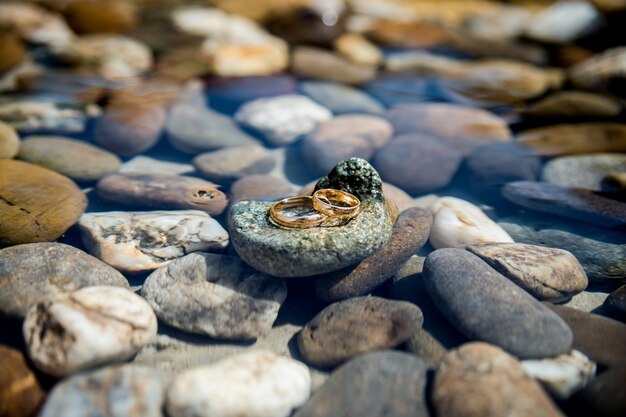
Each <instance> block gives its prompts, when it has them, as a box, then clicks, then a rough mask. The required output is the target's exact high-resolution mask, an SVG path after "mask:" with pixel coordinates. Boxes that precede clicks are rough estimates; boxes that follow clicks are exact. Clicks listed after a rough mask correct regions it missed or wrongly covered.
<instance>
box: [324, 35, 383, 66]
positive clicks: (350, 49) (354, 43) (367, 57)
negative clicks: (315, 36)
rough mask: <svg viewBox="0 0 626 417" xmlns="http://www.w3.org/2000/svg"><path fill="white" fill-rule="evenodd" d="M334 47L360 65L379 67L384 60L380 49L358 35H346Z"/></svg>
mask: <svg viewBox="0 0 626 417" xmlns="http://www.w3.org/2000/svg"><path fill="white" fill-rule="evenodd" d="M333 46H334V47H335V49H336V50H337V52H339V53H340V54H341V55H343V56H344V57H345V58H347V59H349V60H350V61H352V62H354V63H355V64H358V65H370V66H377V65H379V64H380V63H381V62H382V60H383V54H382V52H381V51H380V49H378V47H377V46H376V45H375V44H373V43H371V42H370V41H369V40H367V38H365V37H364V36H363V35H360V34H358V33H346V34H345V35H342V36H340V37H338V38H337V39H335V42H334V43H333Z"/></svg>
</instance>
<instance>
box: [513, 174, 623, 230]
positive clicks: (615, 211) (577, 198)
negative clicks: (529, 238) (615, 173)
mask: <svg viewBox="0 0 626 417" xmlns="http://www.w3.org/2000/svg"><path fill="white" fill-rule="evenodd" d="M502 195H503V196H504V197H505V198H507V199H508V200H510V201H512V202H513V203H516V204H519V205H520V206H522V207H526V208H529V209H532V210H538V211H542V212H547V213H551V214H556V215H557V216H563V217H569V218H572V219H574V220H582V221H585V222H590V223H594V224H597V225H598V226H604V227H617V226H623V225H626V203H622V202H619V201H615V200H612V199H610V198H606V197H602V196H599V195H597V194H595V193H594V192H593V191H589V190H585V189H582V188H566V187H561V186H559V185H555V184H548V183H544V182H534V181H515V182H511V183H508V184H507V185H505V186H504V187H503V188H502Z"/></svg>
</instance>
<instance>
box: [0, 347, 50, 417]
mask: <svg viewBox="0 0 626 417" xmlns="http://www.w3.org/2000/svg"><path fill="white" fill-rule="evenodd" d="M45 397H46V393H45V392H44V390H43V389H42V388H41V386H40V385H39V382H38V381H37V378H36V377H35V374H34V373H33V371H32V370H31V369H30V368H29V367H28V365H27V364H26V361H25V360H24V355H22V353H21V352H20V351H18V350H16V349H12V348H9V347H7V346H0V416H2V417H30V416H34V415H35V414H36V413H37V411H38V410H39V408H40V407H41V405H42V404H43V401H44V399H45Z"/></svg>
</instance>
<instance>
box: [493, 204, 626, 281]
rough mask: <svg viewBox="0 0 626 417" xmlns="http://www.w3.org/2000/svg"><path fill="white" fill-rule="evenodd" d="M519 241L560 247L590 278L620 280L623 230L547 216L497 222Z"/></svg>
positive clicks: (624, 263)
mask: <svg viewBox="0 0 626 417" xmlns="http://www.w3.org/2000/svg"><path fill="white" fill-rule="evenodd" d="M498 224H499V225H500V226H502V228H503V229H504V230H506V231H507V233H509V234H510V235H511V237H513V238H514V239H515V241H516V242H518V243H530V244H533V245H539V246H547V247H552V248H560V249H564V250H566V251H569V252H571V253H572V255H574V256H575V257H576V259H578V262H580V263H581V265H582V266H583V268H585V272H586V273H587V277H588V278H589V280H590V281H612V282H619V281H623V280H624V277H625V276H626V237H625V236H624V234H623V233H620V232H618V231H613V230H610V229H606V228H603V227H597V226H593V225H591V224H588V223H581V222H573V221H567V220H564V219H563V218H560V217H556V216H550V215H525V216H513V217H507V218H504V219H502V220H500V221H499V222H498Z"/></svg>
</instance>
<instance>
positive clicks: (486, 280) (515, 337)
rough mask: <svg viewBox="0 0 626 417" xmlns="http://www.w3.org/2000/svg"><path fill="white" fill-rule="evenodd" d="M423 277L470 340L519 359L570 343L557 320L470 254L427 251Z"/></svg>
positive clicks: (560, 350) (553, 351)
mask: <svg viewBox="0 0 626 417" xmlns="http://www.w3.org/2000/svg"><path fill="white" fill-rule="evenodd" d="M424 279H425V282H426V288H427V290H428V293H429V294H430V296H431V297H432V298H433V300H434V301H435V304H436V305H437V307H438V308H439V309H440V310H441V312H442V313H443V314H444V315H445V316H446V317H447V318H448V320H449V321H450V322H451V323H452V324H453V325H454V326H455V327H457V328H458V329H459V330H460V331H461V332H462V333H463V334H465V335H466V336H467V337H468V338H469V339H470V340H482V341H486V342H489V343H493V344H495V345H497V346H499V347H501V348H503V349H505V350H507V351H508V352H511V353H512V354H514V355H516V356H518V357H520V358H523V359H527V358H545V357H548V356H555V355H559V354H561V353H565V352H567V351H569V349H570V347H571V345H572V332H571V331H570V329H569V327H568V326H567V324H566V323H565V322H564V321H563V320H562V319H561V318H559V317H558V316H557V315H556V314H554V313H553V312H552V311H550V310H549V309H548V308H546V306H544V305H542V304H541V303H540V302H538V301H537V300H535V299H534V298H532V296H531V295H529V294H528V293H527V292H525V291H524V290H522V289H521V288H519V287H518V286H517V285H515V284H513V283H512V282H511V281H509V280H508V279H506V278H505V277H504V276H502V275H500V274H499V273H498V272H497V271H495V270H493V269H492V268H491V267H489V265H487V264H486V263H484V262H483V261H482V260H481V259H480V258H478V257H477V256H475V255H473V254H471V253H470V252H467V251H464V250H462V249H439V250H437V251H435V252H432V253H431V254H430V255H428V257H427V258H426V262H425V263H424ZM583 352H584V350H583Z"/></svg>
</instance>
